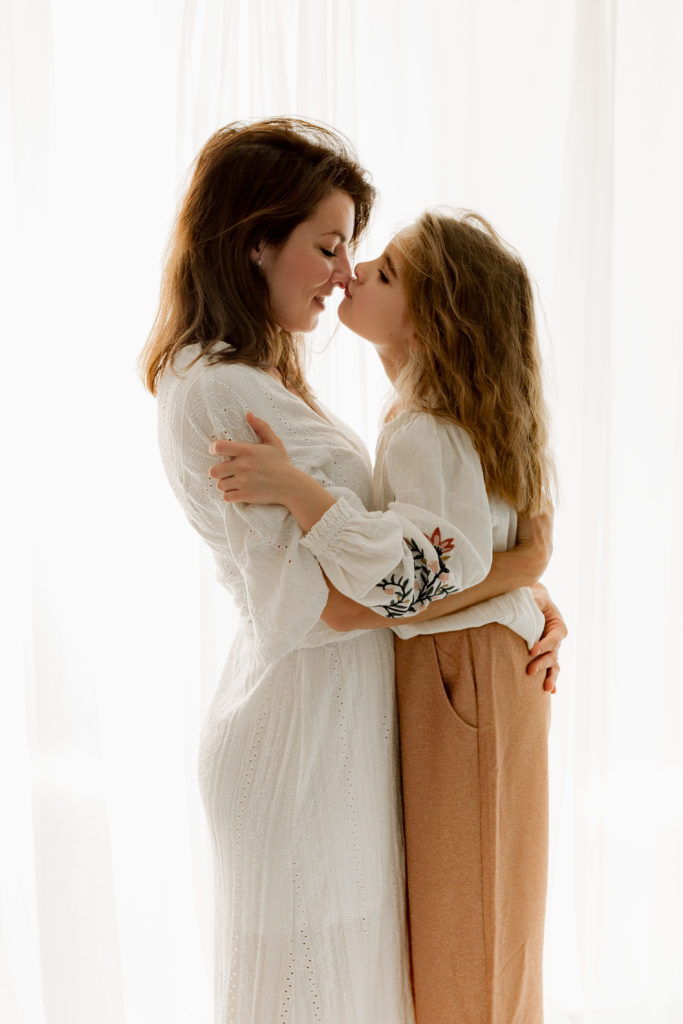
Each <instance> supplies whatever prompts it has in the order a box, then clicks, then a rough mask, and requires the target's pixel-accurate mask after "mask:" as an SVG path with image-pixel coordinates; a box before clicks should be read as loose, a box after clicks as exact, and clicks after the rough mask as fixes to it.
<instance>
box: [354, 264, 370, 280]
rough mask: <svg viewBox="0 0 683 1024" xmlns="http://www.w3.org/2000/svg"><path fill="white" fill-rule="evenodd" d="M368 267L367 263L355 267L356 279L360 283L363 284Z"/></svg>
mask: <svg viewBox="0 0 683 1024" xmlns="http://www.w3.org/2000/svg"><path fill="white" fill-rule="evenodd" d="M366 267H367V263H356V266H355V269H354V275H355V278H356V280H357V281H360V282H361V284H362V283H363V281H364V280H365V274H366V269H365V268H366Z"/></svg>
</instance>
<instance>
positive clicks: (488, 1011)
mask: <svg viewBox="0 0 683 1024" xmlns="http://www.w3.org/2000/svg"><path fill="white" fill-rule="evenodd" d="M528 660H529V655H528V652H527V648H526V644H525V643H524V641H523V640H522V639H521V638H520V637H519V636H517V634H516V633H513V632H512V631H511V630H509V629H507V628H506V627H505V626H501V625H499V624H497V623H495V624H491V625H487V626H482V627H479V628H477V629H467V630H462V631H454V632H451V633H441V634H434V635H425V636H418V637H415V638H414V639H412V640H399V639H397V640H396V681H397V690H398V708H399V721H400V729H401V765H402V773H403V799H404V809H405V830H406V861H407V879H408V913H409V919H410V935H411V958H412V969H413V992H414V997H415V1009H416V1015H417V1024H542V1021H543V990H542V957H543V923H544V916H545V897H546V882H547V849H548V751H547V739H548V726H549V722H550V695H549V694H547V693H544V692H543V684H542V682H540V681H539V680H538V679H537V678H536V677H534V676H528V675H527V674H526V666H527V663H528Z"/></svg>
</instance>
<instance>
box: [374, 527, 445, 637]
mask: <svg viewBox="0 0 683 1024" xmlns="http://www.w3.org/2000/svg"><path fill="white" fill-rule="evenodd" d="M428 539H429V543H430V544H431V545H432V547H433V548H434V550H435V551H436V559H432V560H431V561H429V562H428V561H427V556H426V555H425V552H424V548H421V547H420V545H419V544H418V543H417V541H416V540H415V539H414V538H412V537H404V541H405V543H406V544H407V545H408V548H409V549H410V551H411V553H412V556H413V564H414V566H415V578H414V580H413V581H412V582H411V580H410V579H409V578H407V577H405V576H398V577H397V576H396V575H394V574H393V573H392V575H391V576H390V577H388V578H386V579H383V580H381V582H380V583H378V584H377V586H378V587H380V588H381V589H382V590H383V591H384V593H385V594H386V595H387V596H388V597H390V598H391V599H392V600H391V601H390V602H389V604H383V605H376V608H377V609H378V611H382V612H384V613H385V614H386V616H387V618H390V619H398V618H400V617H401V616H402V615H408V614H410V613H412V612H418V611H419V610H421V607H422V606H423V605H427V604H429V603H430V602H431V601H434V600H438V599H439V598H440V597H446V595H447V594H457V592H458V591H459V589H460V588H459V587H453V586H451V585H449V584H448V583H446V582H444V577H449V576H450V573H449V571H448V568H447V566H446V562H447V561H448V559H449V557H450V552H451V551H453V549H454V547H455V544H454V542H453V538H452V537H447V538H446V539H445V540H442V539H441V531H440V530H439V528H438V527H437V529H436V530H434V532H433V534H432V535H431V537H429V538H428Z"/></svg>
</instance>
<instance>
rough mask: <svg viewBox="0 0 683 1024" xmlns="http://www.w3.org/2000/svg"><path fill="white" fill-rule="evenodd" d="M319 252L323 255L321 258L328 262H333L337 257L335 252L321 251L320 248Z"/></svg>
mask: <svg viewBox="0 0 683 1024" xmlns="http://www.w3.org/2000/svg"><path fill="white" fill-rule="evenodd" d="M320 251H321V253H322V254H323V256H327V258H328V259H330V260H333V259H334V258H335V256H336V255H337V254H336V252H331V251H330V250H329V249H323V247H322V246H321V247H320Z"/></svg>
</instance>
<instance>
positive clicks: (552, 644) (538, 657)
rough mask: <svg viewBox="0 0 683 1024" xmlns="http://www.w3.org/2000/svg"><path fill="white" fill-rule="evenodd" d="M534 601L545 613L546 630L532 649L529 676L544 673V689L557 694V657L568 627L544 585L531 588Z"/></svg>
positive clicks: (558, 669)
mask: <svg viewBox="0 0 683 1024" xmlns="http://www.w3.org/2000/svg"><path fill="white" fill-rule="evenodd" d="M531 590H532V593H533V595H534V601H535V602H536V604H537V605H538V607H539V608H540V609H541V611H542V612H543V616H544V618H545V629H544V630H543V636H542V637H541V639H540V640H538V641H537V642H536V643H535V644H534V646H533V647H532V648H531V650H530V652H529V654H530V656H531V661H530V662H529V664H528V666H527V672H528V673H529V675H530V676H531V675H536V674H537V673H540V672H542V673H543V676H542V678H543V689H544V690H545V691H546V692H548V693H557V686H556V682H557V675H558V673H559V671H560V663H559V661H558V660H557V655H558V653H559V650H560V644H561V643H562V641H563V640H564V638H565V637H566V635H567V626H566V623H565V621H564V619H563V618H562V614H561V612H560V610H559V608H558V607H557V605H556V604H553V602H552V600H551V598H550V594H549V593H548V591H547V590H546V588H545V587H544V586H543V584H542V583H534V584H533V585H532V587H531Z"/></svg>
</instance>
